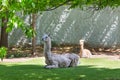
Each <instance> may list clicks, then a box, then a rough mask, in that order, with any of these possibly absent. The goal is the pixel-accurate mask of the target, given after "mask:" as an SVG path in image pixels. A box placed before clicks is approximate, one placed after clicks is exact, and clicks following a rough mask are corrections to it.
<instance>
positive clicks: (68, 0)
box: [45, 0, 71, 11]
mask: <svg viewBox="0 0 120 80" xmlns="http://www.w3.org/2000/svg"><path fill="white" fill-rule="evenodd" d="M70 1H71V0H66V1H65V2H63V3H62V4H59V5H58V6H55V7H52V8H48V9H46V10H45V11H51V10H55V9H57V8H59V7H60V6H63V5H65V4H67V3H68V2H70Z"/></svg>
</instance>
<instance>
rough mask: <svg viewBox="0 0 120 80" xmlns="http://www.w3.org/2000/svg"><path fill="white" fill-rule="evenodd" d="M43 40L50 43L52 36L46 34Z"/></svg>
mask: <svg viewBox="0 0 120 80" xmlns="http://www.w3.org/2000/svg"><path fill="white" fill-rule="evenodd" d="M42 40H43V41H45V42H48V41H49V40H50V36H49V35H48V34H44V35H43V36H42Z"/></svg>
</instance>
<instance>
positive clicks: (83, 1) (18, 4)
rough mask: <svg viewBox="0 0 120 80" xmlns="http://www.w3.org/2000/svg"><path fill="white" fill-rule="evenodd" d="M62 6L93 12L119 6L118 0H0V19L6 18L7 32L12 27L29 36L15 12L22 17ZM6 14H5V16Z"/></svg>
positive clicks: (27, 30) (30, 31) (28, 30)
mask: <svg viewBox="0 0 120 80" xmlns="http://www.w3.org/2000/svg"><path fill="white" fill-rule="evenodd" d="M62 5H69V6H70V8H75V7H79V8H81V9H84V7H86V8H88V9H89V8H92V9H95V10H100V9H103V8H105V7H107V6H110V7H112V8H115V7H118V6H119V5H120V1H119V0H0V18H2V17H7V18H8V27H7V29H6V31H7V32H10V31H12V29H13V28H14V27H16V28H21V29H22V30H23V31H24V32H25V34H27V35H29V36H31V34H30V33H33V31H32V29H31V28H29V29H28V28H27V27H25V23H24V21H23V20H22V19H21V18H20V17H18V16H16V13H17V12H23V14H24V15H26V14H31V13H37V12H39V11H50V10H54V9H56V8H58V7H60V6H62ZM6 13H7V14H6Z"/></svg>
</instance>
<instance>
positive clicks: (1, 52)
mask: <svg viewBox="0 0 120 80" xmlns="http://www.w3.org/2000/svg"><path fill="white" fill-rule="evenodd" d="M6 54H7V48H5V47H1V48H0V58H1V61H3V58H4V57H5V56H6Z"/></svg>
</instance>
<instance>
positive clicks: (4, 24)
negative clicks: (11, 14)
mask: <svg viewBox="0 0 120 80" xmlns="http://www.w3.org/2000/svg"><path fill="white" fill-rule="evenodd" d="M7 22H8V19H7V18H5V17H3V18H2V27H1V38H0V39H1V40H0V47H1V46H4V47H7V48H8V33H7V32H6V28H7Z"/></svg>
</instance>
